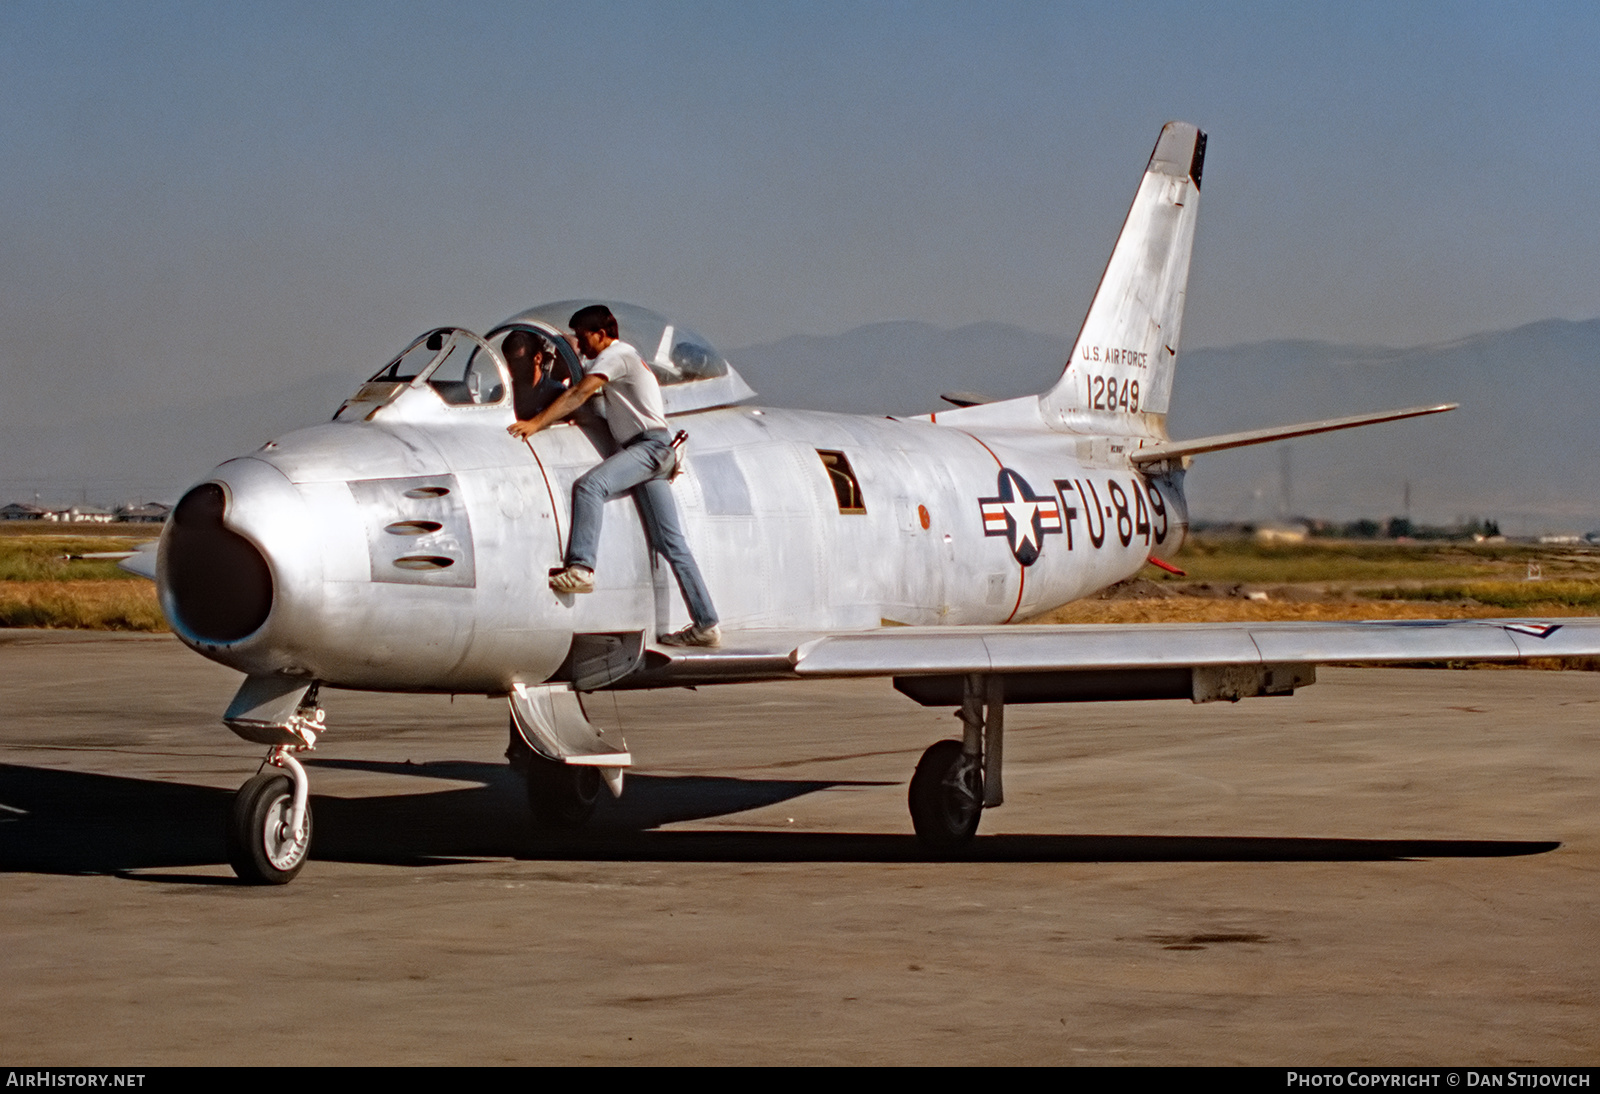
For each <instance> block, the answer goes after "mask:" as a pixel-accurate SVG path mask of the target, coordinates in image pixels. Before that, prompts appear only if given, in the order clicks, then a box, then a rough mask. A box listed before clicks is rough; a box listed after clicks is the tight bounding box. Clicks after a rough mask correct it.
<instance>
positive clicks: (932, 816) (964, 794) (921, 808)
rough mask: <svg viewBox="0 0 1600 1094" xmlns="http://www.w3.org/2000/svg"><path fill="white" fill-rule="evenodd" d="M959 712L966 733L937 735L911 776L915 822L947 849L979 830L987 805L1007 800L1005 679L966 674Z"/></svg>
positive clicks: (926, 838)
mask: <svg viewBox="0 0 1600 1094" xmlns="http://www.w3.org/2000/svg"><path fill="white" fill-rule="evenodd" d="M960 718H961V725H962V731H963V732H962V739H961V740H959V741H935V742H934V743H933V744H932V745H931V746H929V748H928V750H927V751H926V752H924V753H923V754H922V759H921V760H919V761H918V762H917V770H916V773H915V774H914V775H912V776H911V789H910V791H909V793H908V795H907V798H908V804H909V805H910V807H911V826H912V827H913V828H915V829H916V832H917V838H918V839H919V840H921V841H922V843H923V845H924V846H926V847H928V848H930V849H931V850H939V851H948V850H951V849H953V848H955V847H957V846H959V845H961V844H963V843H966V842H967V841H968V840H970V839H971V838H972V837H973V835H974V834H976V832H977V831H978V821H979V820H980V819H982V817H983V810H984V809H985V808H987V807H990V806H996V805H1000V804H1001V803H1003V802H1004V801H1005V796H1004V791H1003V789H1002V787H1001V782H1000V760H1001V750H1002V744H1003V734H1004V729H1005V681H1004V679H1003V678H1001V677H999V676H984V675H981V674H978V673H972V674H969V675H967V676H966V677H965V678H964V679H963V680H962V687H961V710H960Z"/></svg>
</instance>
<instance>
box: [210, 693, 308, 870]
mask: <svg viewBox="0 0 1600 1094" xmlns="http://www.w3.org/2000/svg"><path fill="white" fill-rule="evenodd" d="M325 719H326V715H325V714H324V713H323V711H322V708H321V707H320V706H318V705H317V685H316V684H315V683H305V682H301V681H295V680H284V679H282V678H280V677H271V676H252V677H249V678H247V679H246V680H245V682H244V683H243V684H242V685H240V687H239V694H237V695H235V696H234V697H233V703H232V705H230V706H229V707H228V712H227V714H225V715H223V721H224V722H225V723H226V724H227V726H228V728H229V729H231V730H233V731H234V732H235V733H237V734H238V735H239V736H241V737H243V738H244V739H245V740H247V741H256V742H258V743H260V744H265V745H271V748H269V749H268V751H267V761H266V764H264V765H263V770H262V771H261V772H260V773H258V774H257V775H256V777H255V778H253V779H251V780H250V781H249V782H247V783H245V784H244V785H243V786H241V787H240V788H239V792H238V793H237V794H235V795H234V796H233V806H232V808H230V809H229V810H228V828H227V840H228V863H229V865H231V866H232V867H233V872H234V873H236V874H238V875H239V880H241V881H243V882H246V883H247V884H251V885H283V884H285V883H287V882H289V881H291V880H293V879H294V876H295V875H296V874H298V873H299V872H300V867H302V866H304V865H305V864H306V856H307V853H308V852H309V851H310V850H311V780H310V779H308V778H307V777H306V769H305V768H303V767H301V766H300V761H299V760H297V759H295V758H294V756H293V753H296V752H309V751H310V750H311V749H312V748H313V747H315V746H316V743H317V737H318V736H319V735H320V734H321V733H322V730H323V725H324V721H325ZM269 768H277V769H278V770H277V771H272V770H268V769H269Z"/></svg>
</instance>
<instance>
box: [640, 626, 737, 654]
mask: <svg viewBox="0 0 1600 1094" xmlns="http://www.w3.org/2000/svg"><path fill="white" fill-rule="evenodd" d="M656 641H657V642H660V643H661V644H662V645H663V646H704V647H705V648H706V649H711V650H714V649H719V648H721V646H722V629H721V628H720V627H718V626H717V625H716V624H715V623H713V624H711V626H709V627H697V626H695V625H694V624H693V623H691V624H689V625H688V626H687V627H685V628H683V630H681V631H673V632H672V633H671V634H663V635H660V636H659V637H657V638H656Z"/></svg>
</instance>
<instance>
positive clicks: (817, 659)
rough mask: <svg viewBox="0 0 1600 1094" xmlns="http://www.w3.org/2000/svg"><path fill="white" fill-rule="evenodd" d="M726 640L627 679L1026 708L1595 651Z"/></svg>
mask: <svg viewBox="0 0 1600 1094" xmlns="http://www.w3.org/2000/svg"><path fill="white" fill-rule="evenodd" d="M724 641H725V645H724V648H722V649H720V650H670V651H668V650H661V649H654V648H652V649H651V650H650V651H649V652H648V654H647V655H646V658H645V664H644V666H643V668H642V671H641V672H640V673H639V676H638V679H637V680H636V681H629V683H630V684H636V685H637V686H662V685H663V684H665V685H671V684H696V683H716V682H727V681H733V680H757V679H764V680H770V679H785V678H786V679H812V678H828V677H848V676H892V677H896V678H906V679H897V681H896V682H897V686H900V687H901V690H903V691H907V692H908V694H911V693H912V691H911V690H909V689H918V690H920V691H922V692H924V693H926V694H930V695H932V694H934V693H936V692H937V693H938V694H940V695H942V694H943V691H941V690H940V688H939V687H938V686H936V685H934V684H931V683H928V684H924V685H917V684H915V683H911V684H907V682H906V681H907V680H909V679H910V678H916V677H945V678H949V679H952V680H953V678H956V677H959V676H961V675H964V674H968V673H986V674H1001V675H1004V676H1006V677H1007V678H1008V682H1009V684H1010V686H1009V687H1008V694H1011V695H1013V696H1014V698H1013V699H1012V700H1011V701H1014V702H1028V701H1030V699H1028V698H1025V697H1024V696H1026V695H1036V696H1038V698H1035V699H1033V700H1031V701H1036V702H1060V701H1069V700H1071V699H1108V698H1182V697H1188V698H1192V699H1194V700H1195V701H1196V702H1203V701H1206V700H1207V699H1212V698H1219V699H1232V698H1240V697H1243V696H1244V695H1262V694H1286V693H1287V692H1289V691H1292V690H1293V688H1294V687H1295V686H1301V685H1303V684H1308V683H1311V682H1312V680H1314V679H1315V675H1314V667H1315V666H1316V665H1317V664H1320V663H1327V662H1343V663H1356V664H1367V665H1384V664H1404V663H1410V662H1418V661H1507V662H1511V661H1525V660H1528V659H1530V658H1535V657H1594V656H1600V618H1597V617H1583V618H1553V619H1440V620H1434V619H1428V620H1413V619H1406V620H1382V621H1361V622H1330V623H1300V622H1291V623H1187V624H1150V623H1142V624H1126V625H1119V624H1073V625H1055V626H1028V625H1023V626H999V627H886V628H883V629H881V630H871V631H858V632H848V633H834V634H820V635H816V634H813V635H803V634H792V633H782V632H760V631H747V632H743V633H738V632H733V633H729V634H727V635H725V638H724ZM1301 669H1304V670H1307V671H1300V670H1301ZM624 686H627V685H624ZM945 690H948V689H945ZM1230 692H1237V694H1233V693H1230ZM1158 693H1159V694H1158ZM914 697H915V696H914Z"/></svg>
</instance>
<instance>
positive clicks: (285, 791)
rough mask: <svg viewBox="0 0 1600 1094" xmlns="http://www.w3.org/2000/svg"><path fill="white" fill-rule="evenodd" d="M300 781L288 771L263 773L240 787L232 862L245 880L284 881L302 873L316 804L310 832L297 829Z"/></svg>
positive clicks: (233, 815) (232, 824)
mask: <svg viewBox="0 0 1600 1094" xmlns="http://www.w3.org/2000/svg"><path fill="white" fill-rule="evenodd" d="M293 813H294V784H293V782H291V781H290V779H289V777H288V776H287V775H280V774H277V773H276V772H271V771H263V772H262V773H261V774H259V775H257V776H256V777H255V778H253V779H251V780H250V781H249V782H247V783H245V784H244V785H243V786H241V787H240V788H239V792H238V793H237V794H235V795H234V796H233V806H232V808H231V809H230V810H229V811H228V863H229V864H230V865H231V866H232V867H233V872H234V873H236V874H238V875H239V878H240V880H241V881H245V882H247V883H249V884H252V885H283V884H285V883H287V882H289V881H291V880H293V878H294V876H295V875H296V874H298V873H299V872H300V868H301V867H302V866H304V865H305V864H306V853H307V852H308V851H309V850H310V849H311V807H310V806H309V805H307V806H306V820H305V831H304V832H303V833H301V836H300V838H299V839H296V838H295V835H294V832H293V831H292V829H291V817H292V815H293Z"/></svg>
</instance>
